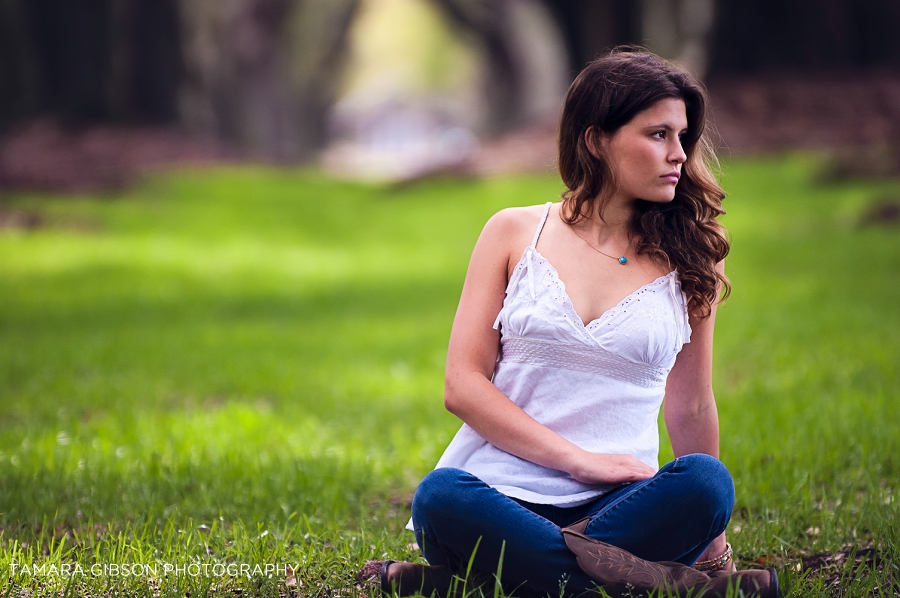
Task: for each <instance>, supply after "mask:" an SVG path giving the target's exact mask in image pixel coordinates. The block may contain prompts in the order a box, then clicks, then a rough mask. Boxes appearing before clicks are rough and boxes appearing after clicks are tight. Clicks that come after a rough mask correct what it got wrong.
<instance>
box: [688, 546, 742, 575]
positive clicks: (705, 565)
mask: <svg viewBox="0 0 900 598" xmlns="http://www.w3.org/2000/svg"><path fill="white" fill-rule="evenodd" d="M732 556H734V551H733V550H732V549H731V544H730V543H728V542H726V543H725V552H723V553H722V554H720V555H719V556H717V557H715V558H712V559H709V560H708V561H698V562H696V563H694V569H696V570H697V571H721V570H722V569H724V568H725V566H726V565H727V564H728V561H730V560H731V557H732Z"/></svg>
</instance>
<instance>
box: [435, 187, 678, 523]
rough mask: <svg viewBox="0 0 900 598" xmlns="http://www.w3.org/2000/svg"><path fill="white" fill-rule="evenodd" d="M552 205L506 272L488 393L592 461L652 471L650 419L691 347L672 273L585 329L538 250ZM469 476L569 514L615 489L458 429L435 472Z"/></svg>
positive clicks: (653, 425)
mask: <svg viewBox="0 0 900 598" xmlns="http://www.w3.org/2000/svg"><path fill="white" fill-rule="evenodd" d="M550 206H551V203H548V204H547V205H546V207H545V208H544V213H543V216H542V217H541V221H540V224H539V225H538V228H537V230H536V231H535V233H534V239H533V240H532V242H531V245H529V246H528V247H526V248H525V251H524V252H523V254H522V258H521V259H520V260H519V263H518V264H517V265H516V267H515V269H514V270H513V274H512V276H511V277H510V280H509V284H508V285H507V287H506V298H505V299H504V301H503V308H502V309H501V310H500V314H499V315H498V316H497V320H496V322H495V323H494V328H497V327H498V326H499V328H500V343H501V354H500V357H499V359H498V360H497V365H496V367H495V370H494V376H493V383H494V385H495V386H496V387H497V388H498V389H500V390H501V391H502V392H503V393H504V394H505V395H506V396H507V397H509V399H510V400H511V401H513V402H514V403H516V404H517V405H518V406H519V407H521V408H522V409H523V410H524V411H525V412H526V413H528V415H530V416H531V417H533V418H534V419H535V420H537V421H538V422H540V423H541V424H543V425H545V426H547V427H548V428H550V429H551V430H553V431H554V432H556V433H558V434H559V435H561V436H563V437H565V438H567V439H568V440H570V441H572V442H573V443H575V444H576V445H578V446H580V447H581V448H583V449H585V450H587V451H590V452H594V453H612V454H631V455H634V456H635V457H636V458H637V459H639V460H641V461H642V462H644V463H646V464H647V465H649V466H650V467H653V468H654V469H658V467H659V465H658V463H657V455H658V452H659V431H658V428H657V417H658V415H659V408H660V406H661V404H662V400H663V395H664V394H665V385H666V377H667V375H668V373H669V371H670V370H671V369H672V366H673V365H674V363H675V357H676V355H677V354H678V352H679V351H681V348H682V346H683V345H684V344H685V343H687V342H689V340H690V335H691V328H690V325H689V324H688V314H687V302H686V300H685V297H684V294H683V293H682V291H681V286H680V284H679V281H678V276H677V273H676V272H674V271H673V272H669V273H668V274H666V275H664V276H660V277H659V278H657V279H656V280H654V281H653V282H650V283H648V284H645V285H644V286H642V287H641V288H639V289H637V290H636V291H634V292H633V293H631V294H630V295H628V296H627V297H625V298H624V299H623V300H622V301H620V302H619V304H618V305H616V306H615V307H613V308H611V309H610V310H609V311H607V312H605V313H604V314H603V315H601V316H600V317H599V318H597V319H596V320H593V321H591V322H590V323H588V324H587V325H584V324H583V323H582V320H581V318H580V317H579V316H578V314H577V313H575V308H574V307H573V305H572V301H571V300H570V299H569V296H568V295H567V294H566V287H565V285H564V284H563V282H562V280H560V278H559V275H558V273H557V272H556V269H555V268H554V267H553V266H552V265H551V264H550V262H548V261H547V260H546V259H545V258H544V257H543V256H541V254H540V253H538V251H537V249H536V245H537V242H538V238H539V237H540V234H541V230H542V229H543V227H544V223H545V222H546V220H547V214H548V212H549V210H550ZM441 467H455V468H458V469H462V470H464V471H467V472H469V473H471V474H473V475H475V476H477V477H479V478H480V479H481V480H483V481H484V482H486V483H487V484H489V485H490V486H492V487H494V488H496V489H497V490H499V491H500V492H502V493H503V494H506V495H508V496H511V497H514V498H518V499H522V500H525V501H528V502H531V503H540V504H553V505H560V506H576V505H578V504H583V503H586V502H589V501H590V500H592V499H594V498H596V497H598V496H600V495H602V494H603V493H605V492H607V491H609V490H611V489H612V488H614V487H615V486H598V485H591V484H584V483H581V482H579V481H576V480H575V479H573V478H572V477H571V476H570V475H569V474H567V473H565V472H563V471H559V470H556V469H550V468H547V467H543V466H541V465H537V464H535V463H531V462H529V461H526V460H524V459H520V458H519V457H516V456H514V455H511V454H509V453H507V452H505V451H502V450H500V449H498V448H496V447H495V446H493V445H492V444H490V443H489V442H488V441H487V440H485V439H484V438H482V437H481V436H480V435H479V434H478V433H477V432H476V431H475V430H473V429H472V428H471V427H469V426H468V425H466V424H463V426H462V428H460V430H459V432H457V434H456V436H455V437H454V438H453V440H452V441H451V442H450V445H449V446H448V447H447V449H446V451H445V452H444V454H443V456H442V457H441V459H440V460H439V461H438V464H437V468H441Z"/></svg>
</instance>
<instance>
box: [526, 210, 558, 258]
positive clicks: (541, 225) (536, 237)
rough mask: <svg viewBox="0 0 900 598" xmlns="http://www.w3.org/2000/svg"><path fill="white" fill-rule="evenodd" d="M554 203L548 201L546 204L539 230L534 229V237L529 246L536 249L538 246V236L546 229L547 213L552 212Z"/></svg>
mask: <svg viewBox="0 0 900 598" xmlns="http://www.w3.org/2000/svg"><path fill="white" fill-rule="evenodd" d="M552 205H553V202H552V201H548V202H547V205H546V206H544V215H543V216H541V222H540V224H538V227H537V230H536V231H534V239H532V240H531V245H529V247H531V248H532V249H534V248H535V247H536V246H537V242H538V237H540V236H541V231H542V230H543V229H544V223H545V222H547V214H549V213H550V206H552Z"/></svg>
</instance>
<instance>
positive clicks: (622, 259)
mask: <svg viewBox="0 0 900 598" xmlns="http://www.w3.org/2000/svg"><path fill="white" fill-rule="evenodd" d="M619 263H620V264H622V265H623V266H624V265H625V264H627V263H628V258H626V257H625V256H624V255H623V256H622V257H620V258H619Z"/></svg>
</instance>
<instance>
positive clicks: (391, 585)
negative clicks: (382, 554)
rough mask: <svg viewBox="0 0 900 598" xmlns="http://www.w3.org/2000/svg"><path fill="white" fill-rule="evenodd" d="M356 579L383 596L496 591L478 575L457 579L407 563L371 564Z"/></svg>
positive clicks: (443, 595)
mask: <svg viewBox="0 0 900 598" xmlns="http://www.w3.org/2000/svg"><path fill="white" fill-rule="evenodd" d="M464 577H465V579H463V578H464ZM356 579H357V581H358V582H359V583H360V584H361V585H363V586H364V587H367V588H369V589H370V590H375V591H376V592H377V590H381V594H382V595H383V596H393V595H396V596H412V595H413V594H421V595H422V596H431V597H433V598H449V597H452V596H460V597H464V596H468V595H470V594H471V593H472V590H474V589H476V588H492V587H493V583H494V580H493V578H492V577H491V576H490V575H486V574H484V573H480V572H478V571H470V572H469V574H468V575H466V574H465V573H463V574H462V575H454V574H453V572H452V571H451V570H450V569H449V568H447V567H442V566H434V565H422V564H420V563H408V562H405V561H368V562H366V564H365V565H364V566H363V568H362V570H361V571H360V572H359V573H357V575H356ZM483 593H484V594H486V592H483Z"/></svg>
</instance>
